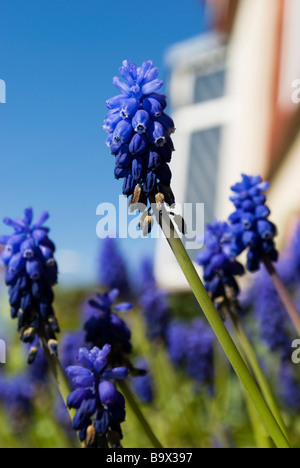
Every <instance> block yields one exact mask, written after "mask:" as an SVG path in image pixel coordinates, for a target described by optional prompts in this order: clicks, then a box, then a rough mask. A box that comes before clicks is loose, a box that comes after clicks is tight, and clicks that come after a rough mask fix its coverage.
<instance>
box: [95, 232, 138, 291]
mask: <svg viewBox="0 0 300 468" xmlns="http://www.w3.org/2000/svg"><path fill="white" fill-rule="evenodd" d="M98 277H99V281H100V284H101V285H102V286H105V287H106V288H107V289H109V290H111V289H118V290H119V291H120V294H121V296H122V297H129V296H130V284H129V280H128V276H127V271H126V264H125V260H124V258H123V256H122V255H121V254H120V252H119V250H118V246H117V241H116V240H115V239H112V238H110V237H107V238H106V239H104V241H103V248H102V252H101V256H100V261H99V274H98Z"/></svg>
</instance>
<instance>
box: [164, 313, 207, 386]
mask: <svg viewBox="0 0 300 468" xmlns="http://www.w3.org/2000/svg"><path fill="white" fill-rule="evenodd" d="M213 341H214V336H213V333H212V331H211V330H210V328H208V327H207V325H206V324H205V323H204V322H203V320H201V319H198V318H197V319H194V320H193V321H192V322H191V323H190V324H188V323H186V322H173V323H172V324H171V325H170V326H169V328H168V333H167V347H168V353H169V356H170V359H171V361H172V362H173V363H174V364H175V365H177V366H180V367H181V368H183V369H184V370H185V372H186V373H187V374H188V375H189V376H190V377H192V378H193V379H194V380H195V381H196V383H197V386H198V387H199V385H200V386H201V385H204V384H205V385H207V386H208V388H209V390H210V391H211V390H212V385H213V378H214V357H213V355H214V354H213Z"/></svg>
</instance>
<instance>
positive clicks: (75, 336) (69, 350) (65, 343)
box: [59, 331, 85, 369]
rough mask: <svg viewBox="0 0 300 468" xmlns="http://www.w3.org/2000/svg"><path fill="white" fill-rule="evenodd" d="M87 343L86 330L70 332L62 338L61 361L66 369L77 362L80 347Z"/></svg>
mask: <svg viewBox="0 0 300 468" xmlns="http://www.w3.org/2000/svg"><path fill="white" fill-rule="evenodd" d="M84 344H85V340H84V332H83V331H79V332H69V333H65V335H64V336H63V337H62V339H61V340H60V352H59V355H60V361H61V364H62V366H63V368H64V369H66V368H67V367H69V366H73V365H74V364H75V363H76V356H77V352H78V349H79V348H82V347H83V346H84Z"/></svg>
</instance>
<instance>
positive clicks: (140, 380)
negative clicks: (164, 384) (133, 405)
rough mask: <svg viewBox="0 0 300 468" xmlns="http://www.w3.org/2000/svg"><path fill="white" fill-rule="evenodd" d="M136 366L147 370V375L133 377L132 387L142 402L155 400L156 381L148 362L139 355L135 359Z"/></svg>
mask: <svg viewBox="0 0 300 468" xmlns="http://www.w3.org/2000/svg"><path fill="white" fill-rule="evenodd" d="M135 367H136V368H137V369H141V370H143V371H144V372H145V375H137V376H136V377H134V378H133V379H132V388H133V391H134V392H135V394H136V395H137V397H138V399H139V400H140V402H141V403H148V404H149V403H152V402H153V400H154V393H155V392H154V381H153V376H152V375H151V373H150V371H149V365H148V362H147V361H146V360H145V359H144V358H142V357H139V358H138V359H137V360H136V361H135Z"/></svg>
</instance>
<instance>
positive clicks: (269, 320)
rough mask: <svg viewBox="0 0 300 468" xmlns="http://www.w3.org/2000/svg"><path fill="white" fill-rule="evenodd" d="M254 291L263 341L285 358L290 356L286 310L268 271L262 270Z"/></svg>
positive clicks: (256, 311)
mask: <svg viewBox="0 0 300 468" xmlns="http://www.w3.org/2000/svg"><path fill="white" fill-rule="evenodd" d="M253 292H254V294H253V301H254V308H255V314H256V317H257V320H258V323H259V325H260V331H261V336H262V339H263V341H264V342H265V344H266V345H267V346H268V348H269V349H270V350H271V351H276V352H279V353H280V356H281V357H282V358H283V359H285V358H288V357H289V355H290V352H291V339H290V337H289V334H288V327H289V325H288V323H287V316H286V312H285V309H284V307H283V305H282V303H281V301H280V298H279V297H278V295H277V294H276V290H275V287H274V285H273V283H272V280H271V278H270V277H269V275H268V274H267V272H266V271H262V272H260V274H259V275H258V277H257V278H256V280H255V283H254V287H253Z"/></svg>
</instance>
